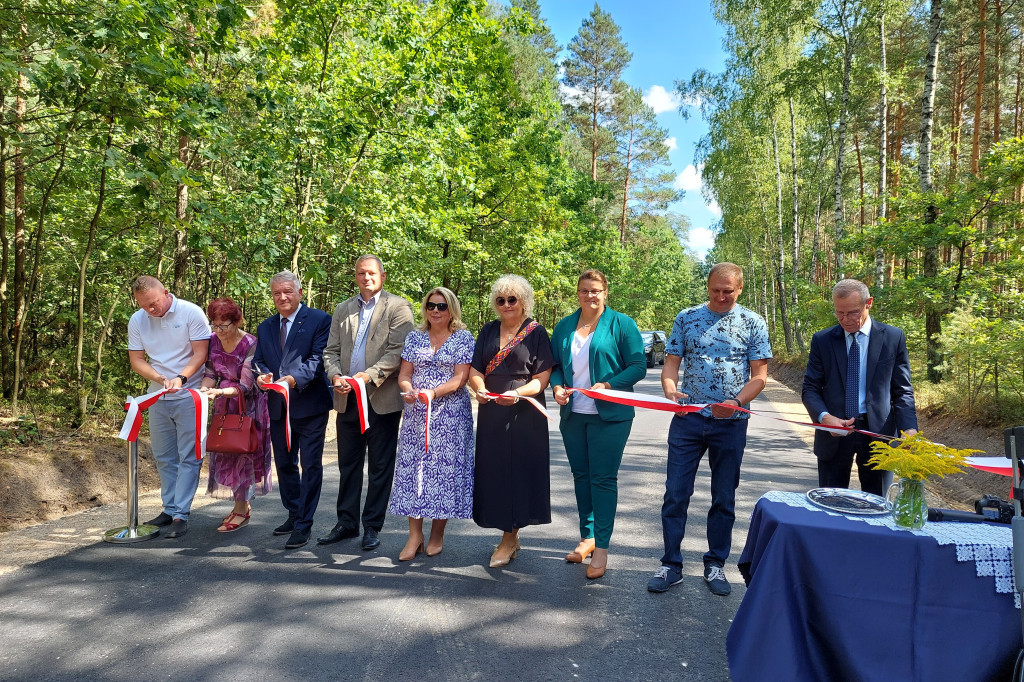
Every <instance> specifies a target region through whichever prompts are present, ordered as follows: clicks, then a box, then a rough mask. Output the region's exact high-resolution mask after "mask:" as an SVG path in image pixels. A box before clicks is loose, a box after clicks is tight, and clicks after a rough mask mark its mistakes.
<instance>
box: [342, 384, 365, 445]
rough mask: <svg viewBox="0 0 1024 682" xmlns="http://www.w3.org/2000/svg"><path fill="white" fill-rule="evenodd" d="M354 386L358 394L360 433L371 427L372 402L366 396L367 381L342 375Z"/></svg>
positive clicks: (353, 390)
mask: <svg viewBox="0 0 1024 682" xmlns="http://www.w3.org/2000/svg"><path fill="white" fill-rule="evenodd" d="M341 380H342V381H344V382H345V383H346V384H348V385H349V386H350V387H351V388H352V392H353V393H355V395H356V401H357V402H356V409H357V411H358V412H359V433H366V429H368V428H370V403H369V401H368V400H367V398H366V382H365V381H363V380H362V379H358V378H356V379H353V378H352V377H341Z"/></svg>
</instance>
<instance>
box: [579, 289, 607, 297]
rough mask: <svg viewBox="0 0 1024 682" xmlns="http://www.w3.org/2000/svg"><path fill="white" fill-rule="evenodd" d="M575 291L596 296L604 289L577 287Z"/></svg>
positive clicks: (583, 294) (582, 294) (581, 294)
mask: <svg viewBox="0 0 1024 682" xmlns="http://www.w3.org/2000/svg"><path fill="white" fill-rule="evenodd" d="M576 293H577V294H579V295H580V296H597V295H598V294H603V293H604V289H577V290H576Z"/></svg>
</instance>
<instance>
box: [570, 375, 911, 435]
mask: <svg viewBox="0 0 1024 682" xmlns="http://www.w3.org/2000/svg"><path fill="white" fill-rule="evenodd" d="M566 391H568V392H572V391H579V392H580V393H582V394H583V395H585V396H587V397H588V398H593V399H594V400H605V401H607V402H612V403H618V404H619V405H632V406H633V407H643V408H646V409H648V410H661V411H663V412H675V413H677V414H689V413H691V412H700V411H701V410H703V409H704V408H705V407H709V406H714V405H721V406H722V407H728V408H729V409H732V410H738V411H740V412H745V413H747V414H751V415H754V416H755V417H763V418H764V419H774V420H775V421H780V422H786V423H788V424H797V425H799V426H807V427H810V428H812V429H817V430H819V431H828V432H829V433H836V434H840V435H844V434H847V433H862V434H864V435H865V436H871V437H872V438H882V439H884V440H892V438H893V436H884V435H882V434H880V433H875V432H873V431H865V430H864V429H855V428H853V427H849V426H826V425H825V424H819V423H817V422H804V421H797V420H795V419H783V418H782V417H772V416H770V415H767V414H760V413H758V412H754V411H753V410H748V409H746V408H743V407H737V406H736V405H727V404H725V403H704V404H687V405H681V404H679V403H676V402H673V401H672V400H669V399H668V398H663V397H661V396H651V395H643V394H640V393H633V392H631V391H615V390H612V389H608V388H596V389H590V388H567V389H566Z"/></svg>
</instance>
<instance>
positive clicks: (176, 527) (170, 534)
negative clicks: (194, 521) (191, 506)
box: [164, 519, 188, 538]
mask: <svg viewBox="0 0 1024 682" xmlns="http://www.w3.org/2000/svg"><path fill="white" fill-rule="evenodd" d="M187 532H188V521H186V520H185V519H174V520H173V521H171V529H170V530H169V531H167V533H166V534H165V535H164V537H165V538H180V537H181V536H182V535H184V534H185V533H187Z"/></svg>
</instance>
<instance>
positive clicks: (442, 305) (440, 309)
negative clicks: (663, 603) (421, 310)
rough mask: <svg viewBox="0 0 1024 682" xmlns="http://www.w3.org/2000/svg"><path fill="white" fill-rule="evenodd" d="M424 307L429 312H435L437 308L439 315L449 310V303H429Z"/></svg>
mask: <svg viewBox="0 0 1024 682" xmlns="http://www.w3.org/2000/svg"><path fill="white" fill-rule="evenodd" d="M424 307H425V308H426V309H427V310H434V309H435V308H436V309H437V312H439V313H443V312H444V311H446V310H448V304H447V303H434V302H433V301H427V303H426V306H424Z"/></svg>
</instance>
